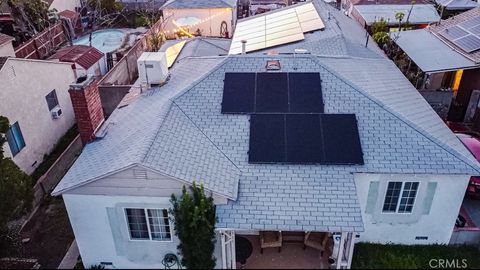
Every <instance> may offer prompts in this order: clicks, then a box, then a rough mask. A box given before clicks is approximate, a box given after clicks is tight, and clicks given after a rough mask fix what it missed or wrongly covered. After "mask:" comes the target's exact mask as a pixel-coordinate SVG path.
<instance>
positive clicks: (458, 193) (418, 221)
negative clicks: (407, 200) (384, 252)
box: [355, 174, 470, 245]
mask: <svg viewBox="0 0 480 270" xmlns="http://www.w3.org/2000/svg"><path fill="white" fill-rule="evenodd" d="M469 179H470V177H469V176H466V175H418V174H417V175H407V174H405V175H401V174H395V175H388V174H355V184H356V188H357V194H358V199H359V203H360V207H361V210H362V219H363V222H364V227H365V231H364V232H363V233H361V234H360V239H359V241H360V242H372V243H382V244H387V243H395V244H407V245H413V244H448V243H449V242H450V238H451V235H452V231H453V228H454V224H455V220H456V218H457V215H458V212H459V210H460V206H461V204H462V201H463V196H464V194H465V189H466V187H467V184H468V181H469ZM389 181H403V182H405V181H413V182H419V183H420V184H419V188H418V191H417V196H416V198H415V204H414V207H413V210H412V213H410V214H391V213H382V207H383V203H384V199H385V192H386V187H387V184H388V182H389ZM372 183H374V184H372ZM375 183H378V192H377V194H376V196H374V194H372V192H370V189H371V188H372V186H373V187H374V186H377V184H375ZM374 197H376V198H374ZM372 201H374V203H373V205H372ZM417 236H421V237H425V236H426V237H428V239H427V240H416V239H415V237H417Z"/></svg>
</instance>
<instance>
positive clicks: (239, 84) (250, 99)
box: [222, 73, 255, 113]
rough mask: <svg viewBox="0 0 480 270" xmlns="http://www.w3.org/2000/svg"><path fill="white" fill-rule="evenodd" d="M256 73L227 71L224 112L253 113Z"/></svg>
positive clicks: (224, 88)
mask: <svg viewBox="0 0 480 270" xmlns="http://www.w3.org/2000/svg"><path fill="white" fill-rule="evenodd" d="M254 104H255V73H225V80H224V86H223V101H222V113H252V112H253V111H254Z"/></svg>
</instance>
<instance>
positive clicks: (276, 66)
mask: <svg viewBox="0 0 480 270" xmlns="http://www.w3.org/2000/svg"><path fill="white" fill-rule="evenodd" d="M266 69H267V70H281V69H282V67H281V66H280V60H268V61H267V66H266Z"/></svg>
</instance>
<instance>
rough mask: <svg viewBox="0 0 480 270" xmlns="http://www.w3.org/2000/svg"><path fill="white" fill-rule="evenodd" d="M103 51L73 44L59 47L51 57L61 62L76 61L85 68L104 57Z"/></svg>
mask: <svg viewBox="0 0 480 270" xmlns="http://www.w3.org/2000/svg"><path fill="white" fill-rule="evenodd" d="M102 57H103V53H102V52H100V51H99V50H97V49H96V48H95V47H90V46H86V45H73V46H68V47H63V48H61V49H59V50H58V51H57V52H55V54H53V55H52V56H50V58H49V59H58V60H60V61H61V62H71V63H76V64H78V65H80V66H81V67H83V68H84V69H89V68H90V67H91V66H93V65H94V64H96V63H97V62H98V61H100V59H102Z"/></svg>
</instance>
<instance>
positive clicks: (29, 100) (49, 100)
mask: <svg viewBox="0 0 480 270" xmlns="http://www.w3.org/2000/svg"><path fill="white" fill-rule="evenodd" d="M1 59H2V61H1V62H0V81H1V82H2V83H1V85H0V115H3V116H6V117H7V118H8V119H9V120H10V124H11V125H12V127H11V129H10V131H9V133H7V141H8V143H6V144H5V145H4V151H5V154H6V156H7V157H11V158H12V159H13V161H14V162H15V163H16V164H17V165H18V166H19V167H20V169H22V170H23V171H25V172H26V173H28V174H30V173H32V172H33V171H34V170H35V168H36V167H37V166H38V165H39V164H40V163H41V162H42V161H43V158H44V155H45V154H49V153H50V151H52V150H53V148H54V146H55V144H56V143H57V141H58V140H59V139H60V138H61V137H62V136H63V135H64V134H65V133H66V132H67V131H68V130H69V129H70V128H71V127H72V126H73V124H74V122H75V115H74V113H73V108H72V102H71V100H70V98H69V94H68V89H69V85H70V84H71V83H72V82H74V81H75V74H74V72H73V71H72V68H71V64H70V63H55V62H52V61H42V60H32V59H20V58H5V57H3V58H1ZM54 114H55V115H54ZM59 114H61V115H59Z"/></svg>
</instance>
